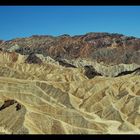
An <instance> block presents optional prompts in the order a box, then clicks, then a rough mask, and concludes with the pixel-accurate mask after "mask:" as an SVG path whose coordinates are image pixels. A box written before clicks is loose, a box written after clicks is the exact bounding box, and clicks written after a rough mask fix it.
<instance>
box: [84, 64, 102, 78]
mask: <svg viewBox="0 0 140 140" xmlns="http://www.w3.org/2000/svg"><path fill="white" fill-rule="evenodd" d="M84 69H85V73H84V74H85V75H86V76H87V77H88V78H89V79H91V78H94V77H95V76H102V75H101V74H100V73H98V72H97V71H96V70H95V69H94V68H93V66H91V65H90V66H84Z"/></svg>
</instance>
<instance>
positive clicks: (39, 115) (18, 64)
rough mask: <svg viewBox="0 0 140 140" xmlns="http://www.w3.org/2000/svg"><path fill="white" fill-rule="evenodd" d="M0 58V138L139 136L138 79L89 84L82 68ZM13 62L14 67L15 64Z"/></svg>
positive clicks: (95, 80) (101, 79) (7, 56)
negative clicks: (6, 103) (8, 103)
mask: <svg viewBox="0 0 140 140" xmlns="http://www.w3.org/2000/svg"><path fill="white" fill-rule="evenodd" d="M14 55H15V56H14V57H15V58H17V59H12V58H13V54H12V56H11V54H7V53H5V54H3V53H1V54H0V105H2V104H3V103H4V101H5V100H9V99H14V100H16V101H17V102H18V103H20V104H21V109H20V110H18V111H16V107H15V106H16V104H13V105H11V106H9V107H7V108H5V109H3V110H1V111H0V133H6V134H11V133H16V134H24V133H25V134H57V133H58V134H114V133H115V134H116V133H117V134H123V133H131V134H140V76H138V75H137V76H134V75H126V76H122V77H117V78H109V77H108V78H107V77H95V78H93V79H90V80H89V79H87V78H86V77H85V76H84V74H83V73H84V70H83V69H82V68H76V69H72V68H64V67H61V66H59V65H57V64H55V63H52V64H51V63H49V62H47V61H46V63H45V64H43V65H41V66H39V65H35V64H25V63H24V59H25V57H24V56H21V55H16V54H14ZM13 61H14V62H13Z"/></svg>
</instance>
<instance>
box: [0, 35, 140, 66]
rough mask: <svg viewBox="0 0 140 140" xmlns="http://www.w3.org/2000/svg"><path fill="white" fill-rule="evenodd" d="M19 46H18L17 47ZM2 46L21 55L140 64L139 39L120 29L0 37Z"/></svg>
mask: <svg viewBox="0 0 140 140" xmlns="http://www.w3.org/2000/svg"><path fill="white" fill-rule="evenodd" d="M15 46H16V47H15ZM0 49H1V50H4V51H7V50H12V51H15V52H17V53H20V54H22V55H27V54H30V53H38V54H43V55H44V56H50V57H52V58H54V59H55V58H62V59H68V60H70V59H77V58H86V59H90V60H95V61H97V62H103V63H106V64H120V63H124V64H131V63H136V64H140V60H139V59H138V58H139V57H140V39H139V38H136V37H129V36H125V35H122V34H117V33H112V34H111V33H92V32H91V33H87V34H85V35H75V36H70V35H67V34H64V35H60V36H57V37H54V36H50V35H33V36H31V37H27V38H16V39H12V40H8V41H0Z"/></svg>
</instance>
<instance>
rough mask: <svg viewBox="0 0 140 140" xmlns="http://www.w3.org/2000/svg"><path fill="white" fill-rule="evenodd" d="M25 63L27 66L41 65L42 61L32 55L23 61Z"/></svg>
mask: <svg viewBox="0 0 140 140" xmlns="http://www.w3.org/2000/svg"><path fill="white" fill-rule="evenodd" d="M25 62H26V63H29V64H41V63H42V61H41V59H40V58H38V57H37V56H36V55H35V54H34V53H31V54H29V56H28V57H27V59H26V60H25Z"/></svg>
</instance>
